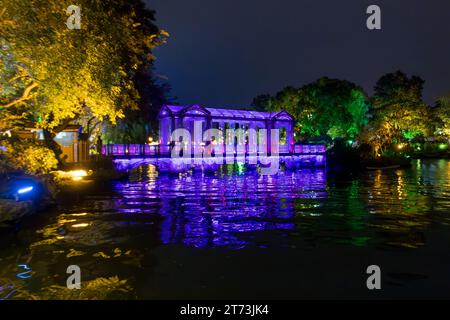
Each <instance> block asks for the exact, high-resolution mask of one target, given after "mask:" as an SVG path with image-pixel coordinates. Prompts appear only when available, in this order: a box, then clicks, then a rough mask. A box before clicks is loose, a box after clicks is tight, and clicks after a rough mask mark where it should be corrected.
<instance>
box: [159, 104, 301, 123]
mask: <svg viewBox="0 0 450 320" xmlns="http://www.w3.org/2000/svg"><path fill="white" fill-rule="evenodd" d="M165 107H167V108H168V109H169V110H170V111H171V112H172V113H173V114H182V113H188V112H195V113H197V114H199V113H202V112H203V113H205V114H209V115H211V116H212V117H217V118H228V119H233V118H235V119H255V120H266V119H272V118H274V117H278V116H281V118H283V119H286V117H288V118H291V119H294V118H293V117H292V116H291V115H290V114H289V113H287V112H286V111H280V112H263V111H252V110H240V109H224V108H205V107H202V106H199V105H192V106H174V105H166V106H165Z"/></svg>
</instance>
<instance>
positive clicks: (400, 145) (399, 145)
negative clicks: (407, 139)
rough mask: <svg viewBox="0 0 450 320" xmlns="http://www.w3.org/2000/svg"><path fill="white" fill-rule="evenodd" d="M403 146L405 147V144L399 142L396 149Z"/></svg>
mask: <svg viewBox="0 0 450 320" xmlns="http://www.w3.org/2000/svg"><path fill="white" fill-rule="evenodd" d="M404 147H405V145H404V144H403V143H400V144H398V145H397V149H398V150H402V149H403V148H404Z"/></svg>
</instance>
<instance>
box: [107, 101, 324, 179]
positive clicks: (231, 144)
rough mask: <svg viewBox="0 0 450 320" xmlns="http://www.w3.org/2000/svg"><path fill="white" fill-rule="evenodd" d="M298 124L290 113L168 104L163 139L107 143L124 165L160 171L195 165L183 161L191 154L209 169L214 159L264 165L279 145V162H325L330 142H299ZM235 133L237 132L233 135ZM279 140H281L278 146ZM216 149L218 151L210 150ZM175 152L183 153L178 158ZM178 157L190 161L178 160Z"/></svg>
mask: <svg viewBox="0 0 450 320" xmlns="http://www.w3.org/2000/svg"><path fill="white" fill-rule="evenodd" d="M294 123H295V119H294V117H293V116H292V115H290V114H289V113H288V112H286V111H280V112H260V111H246V110H235V109H220V108H205V107H202V106H200V105H191V106H174V105H165V106H163V107H162V108H161V110H160V112H159V127H160V129H159V141H157V142H156V141H154V142H151V143H149V144H109V145H103V149H102V153H103V154H104V155H108V156H111V157H113V158H114V161H115V162H116V164H117V165H118V166H119V167H120V168H123V169H126V168H132V167H136V166H139V165H142V164H155V165H156V166H157V167H158V169H159V170H160V171H162V170H165V169H164V168H167V170H168V171H170V172H178V171H184V170H186V168H191V167H192V165H193V164H192V163H191V162H189V161H190V160H188V162H189V163H185V162H183V161H185V160H186V157H187V158H188V159H192V160H194V159H203V160H201V161H200V162H198V161H197V163H196V164H195V166H201V167H203V168H204V167H205V166H206V167H208V166H210V164H211V163H213V164H214V165H213V166H212V167H211V168H212V169H215V168H216V167H217V165H218V164H220V163H229V162H228V161H229V160H231V161H235V162H244V163H248V164H250V165H253V163H258V164H260V163H262V162H264V161H266V160H267V159H268V158H270V157H272V156H274V155H276V154H277V152H276V151H277V150H272V149H274V148H276V145H278V154H279V162H280V163H281V164H285V165H286V167H289V168H299V167H304V166H308V167H311V166H312V167H317V166H324V165H325V163H326V156H325V152H326V147H325V145H310V144H295V143H294ZM177 129H180V130H177ZM208 129H216V130H208ZM272 129H276V130H272ZM180 131H183V132H188V133H189V136H188V137H187V138H186V137H185V136H182V137H180V134H179V132H180ZM197 131H198V132H197ZM211 131H214V132H219V134H218V136H219V139H216V134H215V133H214V134H212V136H208V132H211ZM196 132H197V133H196ZM229 132H233V135H232V136H231V139H230V136H229ZM237 132H240V135H239V134H237ZM205 135H206V137H205ZM274 141H276V144H275V145H272V143H274ZM180 146H182V147H180ZM274 146H275V147H274ZM174 148H175V149H174ZM178 149H182V151H180V152H179V151H178ZM211 150H213V153H210V151H211ZM220 153H223V154H220ZM174 154H175V155H177V156H175V157H174V156H173V155H174ZM181 154H182V155H181ZM178 155H180V157H183V158H184V159H185V160H183V161H180V160H182V159H177V158H178ZM222 155H223V156H224V157H221V156H222ZM222 158H223V159H222ZM213 159H214V160H213ZM233 159H234V160H233ZM277 161H278V160H277Z"/></svg>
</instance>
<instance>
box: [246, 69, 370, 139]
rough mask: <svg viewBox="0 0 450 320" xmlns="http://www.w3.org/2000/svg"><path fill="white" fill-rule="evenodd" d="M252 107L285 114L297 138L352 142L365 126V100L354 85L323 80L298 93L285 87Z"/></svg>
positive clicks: (258, 100) (259, 100)
mask: <svg viewBox="0 0 450 320" xmlns="http://www.w3.org/2000/svg"><path fill="white" fill-rule="evenodd" d="M253 105H254V106H256V107H258V108H259V109H264V110H266V111H280V110H286V111H288V112H289V113H290V114H292V115H293V116H294V117H295V118H296V119H297V123H296V131H297V133H298V134H299V136H300V137H307V138H312V137H323V136H328V137H330V138H332V139H336V138H354V137H356V136H357V135H358V133H359V130H360V129H361V127H362V126H363V125H364V124H365V120H366V112H367V111H368V98H367V95H366V94H365V93H364V91H363V90H362V88H360V87H359V86H357V85H355V84H354V83H351V82H349V81H345V80H337V79H329V78H326V77H325V78H321V79H319V80H317V81H315V82H313V83H311V84H307V85H305V86H303V87H301V88H299V89H297V88H294V87H286V88H284V89H283V90H282V91H280V92H278V93H277V94H276V96H275V97H271V96H269V95H262V96H258V97H256V98H255V99H254V101H253Z"/></svg>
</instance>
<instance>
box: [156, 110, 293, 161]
mask: <svg viewBox="0 0 450 320" xmlns="http://www.w3.org/2000/svg"><path fill="white" fill-rule="evenodd" d="M159 119H160V125H159V127H160V129H159V130H160V134H159V137H160V141H159V143H160V149H161V151H163V150H164V151H165V152H168V151H169V150H170V145H171V143H173V141H172V139H173V137H172V133H173V131H174V130H175V129H181V128H182V129H186V130H188V131H189V132H192V133H194V132H195V128H194V123H195V122H197V125H198V123H200V125H201V131H202V133H203V132H205V131H206V130H207V129H218V130H220V132H223V134H224V135H225V134H226V132H227V130H229V129H233V130H238V129H241V130H243V132H248V131H249V129H254V130H255V131H256V133H257V136H258V140H259V141H261V140H264V141H266V142H267V141H271V129H278V130H279V135H280V139H279V152H280V153H282V154H286V153H294V151H295V150H294V121H295V119H294V117H293V116H291V115H290V114H289V113H288V112H286V111H280V112H261V111H246V110H235V109H219V108H205V107H202V106H200V105H192V106H171V105H166V106H163V107H162V108H161V111H160V113H159ZM261 129H265V130H264V131H261ZM261 134H264V137H262V136H261ZM261 138H262V139H261ZM195 143H196V142H195V141H194V137H193V136H192V141H191V146H192V148H195ZM222 143H223V144H224V146H223V150H224V152H225V149H226V145H225V143H224V142H223V141H222ZM245 144H246V145H245V150H246V151H247V152H248V151H249V148H251V147H252V146H249V145H248V144H249V139H248V138H247V139H246V140H245ZM255 148H256V146H255ZM264 148H265V149H267V150H265V151H267V152H268V153H270V152H271V150H270V143H267V145H265V146H264ZM254 151H258V152H261V151H262V150H254Z"/></svg>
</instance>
